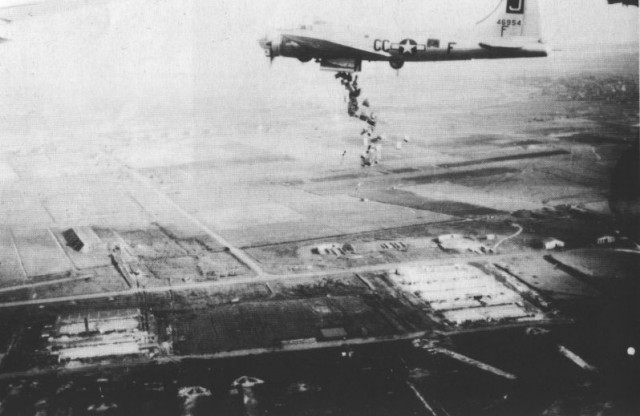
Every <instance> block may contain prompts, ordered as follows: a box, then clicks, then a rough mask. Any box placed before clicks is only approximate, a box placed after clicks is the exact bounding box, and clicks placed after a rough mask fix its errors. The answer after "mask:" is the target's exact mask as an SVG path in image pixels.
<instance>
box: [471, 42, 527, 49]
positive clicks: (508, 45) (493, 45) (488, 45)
mask: <svg viewBox="0 0 640 416" xmlns="http://www.w3.org/2000/svg"><path fill="white" fill-rule="evenodd" d="M479 45H480V47H481V48H485V49H508V50H518V49H522V47H523V46H522V44H520V45H517V44H514V43H513V42H500V41H499V40H496V41H493V42H480V44H479Z"/></svg>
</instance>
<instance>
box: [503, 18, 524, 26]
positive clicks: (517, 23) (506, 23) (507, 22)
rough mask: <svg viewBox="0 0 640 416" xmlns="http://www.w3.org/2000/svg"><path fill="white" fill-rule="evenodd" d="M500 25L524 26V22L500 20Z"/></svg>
mask: <svg viewBox="0 0 640 416" xmlns="http://www.w3.org/2000/svg"><path fill="white" fill-rule="evenodd" d="M498 24H499V25H502V26H522V20H515V19H514V20H510V19H500V20H498Z"/></svg>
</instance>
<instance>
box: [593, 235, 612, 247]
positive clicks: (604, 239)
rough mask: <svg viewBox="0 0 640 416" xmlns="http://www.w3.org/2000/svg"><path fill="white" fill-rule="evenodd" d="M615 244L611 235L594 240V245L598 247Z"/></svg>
mask: <svg viewBox="0 0 640 416" xmlns="http://www.w3.org/2000/svg"><path fill="white" fill-rule="evenodd" d="M615 242H616V238H615V237H614V236H612V235H603V236H602V237H598V238H597V239H596V243H597V244H598V245H599V246H603V245H607V244H613V243H615Z"/></svg>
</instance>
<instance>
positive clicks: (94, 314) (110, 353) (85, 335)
mask: <svg viewBox="0 0 640 416" xmlns="http://www.w3.org/2000/svg"><path fill="white" fill-rule="evenodd" d="M153 326H154V325H152V323H150V322H149V319H148V318H147V316H145V315H144V314H143V313H142V312H141V311H140V309H136V308H131V309H115V310H95V311H82V312H74V313H68V314H65V315H60V316H58V318H57V320H56V322H55V324H54V325H53V326H51V327H50V328H47V329H48V330H47V331H45V332H43V334H42V337H43V338H45V339H46V342H47V346H46V348H47V350H48V351H49V353H50V354H51V355H53V356H56V357H57V360H58V362H61V363H68V362H71V361H80V362H91V361H94V360H101V359H106V358H114V357H145V356H146V357H149V356H152V355H154V354H155V353H156V352H157V351H158V349H159V346H158V342H157V337H156V335H155V334H154V332H153V331H152V327H153Z"/></svg>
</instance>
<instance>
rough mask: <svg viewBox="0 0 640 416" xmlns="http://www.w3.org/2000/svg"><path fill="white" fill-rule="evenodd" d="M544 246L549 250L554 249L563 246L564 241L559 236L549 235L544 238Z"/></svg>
mask: <svg viewBox="0 0 640 416" xmlns="http://www.w3.org/2000/svg"><path fill="white" fill-rule="evenodd" d="M542 247H543V248H545V249H547V250H554V249H556V248H563V247H564V241H560V240H558V239H557V238H553V237H548V238H545V239H544V240H542Z"/></svg>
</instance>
